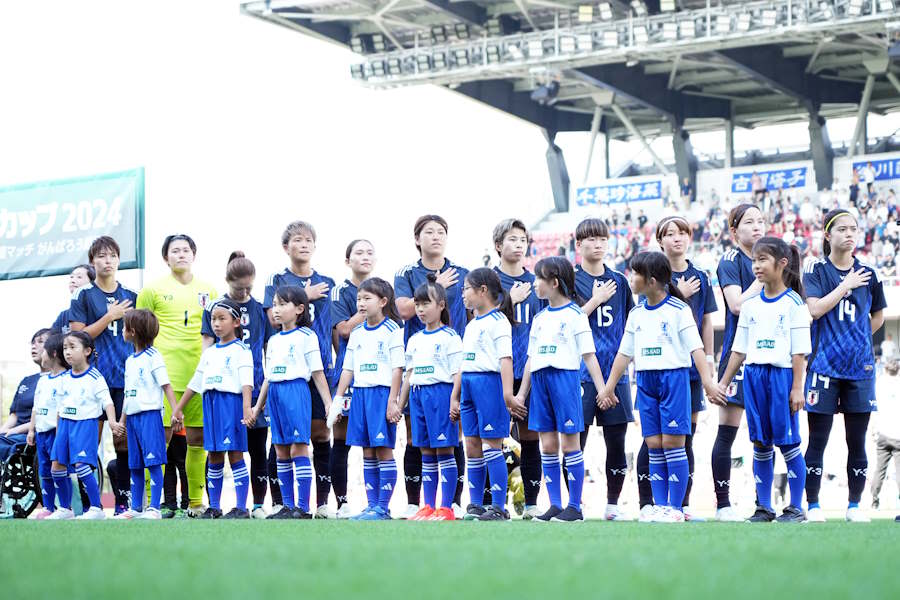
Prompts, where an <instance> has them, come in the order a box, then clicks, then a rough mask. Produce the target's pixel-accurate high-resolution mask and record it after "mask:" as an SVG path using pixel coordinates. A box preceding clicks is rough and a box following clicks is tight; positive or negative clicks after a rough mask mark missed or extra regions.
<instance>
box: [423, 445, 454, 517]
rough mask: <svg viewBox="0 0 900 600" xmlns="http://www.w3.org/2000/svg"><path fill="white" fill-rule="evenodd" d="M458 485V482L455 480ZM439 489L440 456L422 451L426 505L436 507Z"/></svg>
mask: <svg viewBox="0 0 900 600" xmlns="http://www.w3.org/2000/svg"><path fill="white" fill-rule="evenodd" d="M453 485H454V486H455V485H456V482H455V481H454V482H453ZM437 489H438V457H437V456H436V455H434V454H425V453H424V452H423V453H422V492H423V493H424V496H425V505H426V506H430V507H431V508H434V507H435V506H436V504H435V503H436V502H437Z"/></svg>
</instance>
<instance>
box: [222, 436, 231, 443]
mask: <svg viewBox="0 0 900 600" xmlns="http://www.w3.org/2000/svg"><path fill="white" fill-rule="evenodd" d="M222 443H223V444H230V443H231V440H230V439H228V438H227V437H226V438H225V439H224V440H222Z"/></svg>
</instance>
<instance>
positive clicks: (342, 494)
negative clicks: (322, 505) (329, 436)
mask: <svg viewBox="0 0 900 600" xmlns="http://www.w3.org/2000/svg"><path fill="white" fill-rule="evenodd" d="M349 453H350V446H348V445H347V440H340V439H337V438H335V440H334V441H333V443H332V446H331V463H330V464H329V465H328V471H329V472H330V473H331V487H332V489H334V497H335V499H336V500H337V505H338V508H340V507H342V506H343V505H344V504H346V503H347V455H348V454H349Z"/></svg>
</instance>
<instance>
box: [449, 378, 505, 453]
mask: <svg viewBox="0 0 900 600" xmlns="http://www.w3.org/2000/svg"><path fill="white" fill-rule="evenodd" d="M459 420H460V422H461V423H462V430H463V435H464V436H466V437H480V438H482V439H487V440H498V439H503V438H505V437H506V436H508V435H509V423H510V421H509V410H508V409H507V408H506V402H505V401H504V400H503V381H502V380H501V379H500V373H463V374H462V380H461V386H460V400H459Z"/></svg>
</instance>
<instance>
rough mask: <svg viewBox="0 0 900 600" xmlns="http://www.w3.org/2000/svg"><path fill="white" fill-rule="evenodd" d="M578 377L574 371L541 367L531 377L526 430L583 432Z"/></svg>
mask: <svg viewBox="0 0 900 600" xmlns="http://www.w3.org/2000/svg"><path fill="white" fill-rule="evenodd" d="M580 375H581V374H580V372H579V371H578V370H571V371H569V370H567V369H555V368H553V367H544V368H543V369H539V370H537V371H534V372H533V373H532V374H531V406H530V407H529V409H528V429H530V430H532V431H538V432H541V431H558V432H560V433H581V432H582V431H584V409H583V408H582V406H581V377H580Z"/></svg>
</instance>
